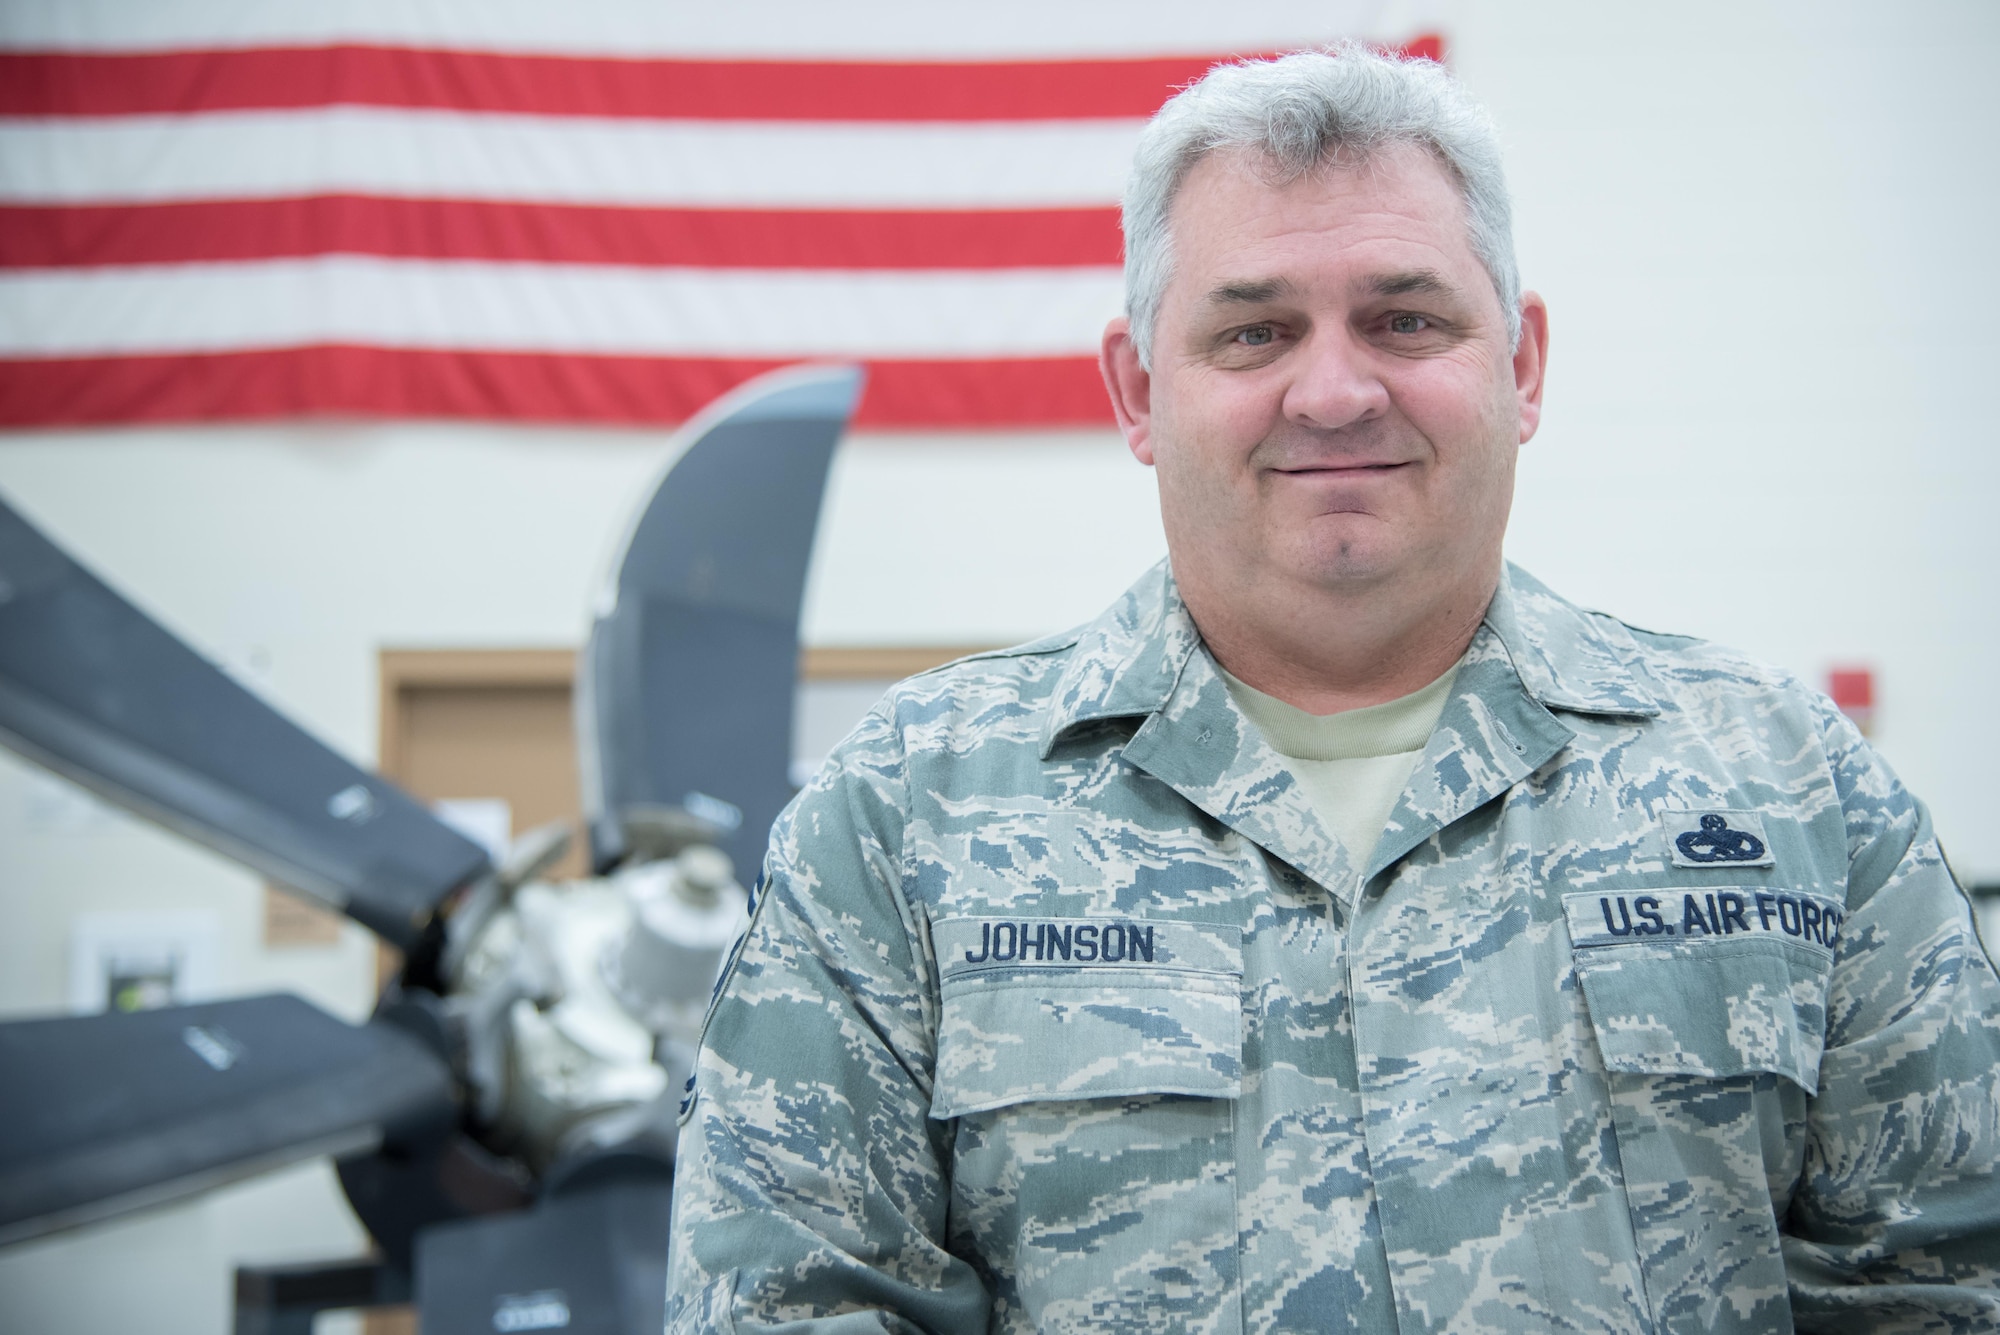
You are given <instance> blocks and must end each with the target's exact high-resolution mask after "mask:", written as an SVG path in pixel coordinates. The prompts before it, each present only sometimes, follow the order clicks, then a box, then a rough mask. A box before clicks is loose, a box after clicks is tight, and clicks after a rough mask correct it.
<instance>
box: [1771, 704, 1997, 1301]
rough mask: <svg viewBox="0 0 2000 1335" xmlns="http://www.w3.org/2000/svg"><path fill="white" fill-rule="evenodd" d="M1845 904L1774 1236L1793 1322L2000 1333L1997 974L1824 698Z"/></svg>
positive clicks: (1917, 831) (1890, 777)
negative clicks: (1812, 1078) (1789, 1193)
mask: <svg viewBox="0 0 2000 1335" xmlns="http://www.w3.org/2000/svg"><path fill="white" fill-rule="evenodd" d="M1822 726H1823V728H1824V729H1825V731H1826V735H1827V738H1828V748H1829V756H1830V759H1831V761H1832V766H1833V774H1834V780H1835V786H1836V789H1837V791H1838V793H1839V797H1840V802H1841V806H1842V808H1843V810H1844V812H1845V816H1846V824H1847V852H1848V884H1847V905H1848V916H1847V919H1846V921H1845V923H1843V925H1842V927H1841V936H1840V946H1839V950H1838V954H1837V956H1836V960H1835V964H1834V972H1833V977H1832V981H1831V984H1830V990H1829V993H1828V997H1827V1034H1826V1050H1825V1053H1824V1055H1823V1057H1822V1059H1821V1063H1820V1087H1819V1093H1818V1096H1817V1097H1816V1098H1815V1099H1813V1100H1812V1102H1811V1104H1810V1112H1809V1123H1808V1127H1807V1142H1806V1154H1805V1164H1804V1170H1803V1175H1802V1177H1801V1179H1800V1181H1799V1184H1798V1188H1797V1190H1796V1192H1795V1194H1794V1196H1793V1200H1792V1208H1791V1211H1790V1216H1789V1219H1788V1220H1787V1228H1786V1233H1787V1236H1786V1237H1785V1238H1784V1239H1783V1247H1784V1255H1785V1266H1786V1276H1787V1280H1788V1282H1789V1286H1790V1289H1791V1300H1792V1311H1793V1316H1794V1319H1795V1320H1796V1321H1797V1324H1798V1329H1800V1330H1802V1331H1842V1332H1845V1331H1869V1332H1880V1331H1904V1330H1910V1331H1915V1330H1926V1331H1932V1330H1935V1331H1988V1332H1991V1331H2000V985H1996V981H1995V975H1994V969H1993V965H1992V962H1991V960H1990V959H1989V957H1988V956H1987V954H1986V952H1985V950H1984V949H1983V948H1982V946H1981V944H1980V941H1979V938H1978V935H1977V933H1976V931H1975V928H1974V926H1973V920H1972V912H1971V905H1970V903H1969V902H1968V900H1967V899H1966V896H1965V894H1964V893H1963V892H1962V891H1961V890H1960V888H1959V886H1958V884H1957V883H1956V881H1954V879H1953V877H1952V874H1951V870H1950V868H1949V867H1948V866H1947V865H1946V863H1945V860H1944V855H1943V853H1942V851H1941V850H1940V849H1939V847H1938V843H1937V840H1936V838H1935V837H1934V836H1933V834H1932V832H1931V825H1930V816H1929V813H1928V812H1926V811H1925V810H1924V808H1923V806H1922V804H1920V803H1919V802H1917V801H1916V800H1915V799H1914V798H1912V797H1911V796H1910V794H1909V793H1908V792H1907V791H1905V790H1904V788H1903V787H1902V785H1901V784H1900V783H1899V782H1898V781H1897V779H1896V777H1895V776H1894V774H1892V773H1891V772H1890V771H1889V768H1888V766H1887V765H1886V764H1884V763H1883V762H1882V760H1881V759H1880V758H1879V757H1878V756H1876V755H1875V753H1874V751H1873V750H1872V749H1870V748H1869V747H1868V745H1867V744H1866V743H1865V742H1864V741H1862V739H1861V737H1860V735H1859V734H1858V733H1856V732H1855V731H1854V729H1853V727H1852V725H1851V724H1849V723H1848V722H1847V720H1845V719H1844V718H1841V717H1839V716H1838V715H1837V714H1834V713H1833V711H1832V709H1831V707H1830V706H1826V707H1824V708H1823V719H1822Z"/></svg>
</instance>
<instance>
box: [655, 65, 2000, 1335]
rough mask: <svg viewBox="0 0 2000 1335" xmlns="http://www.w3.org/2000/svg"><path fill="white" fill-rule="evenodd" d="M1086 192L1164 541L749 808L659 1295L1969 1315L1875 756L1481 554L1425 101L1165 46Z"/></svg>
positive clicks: (1964, 1326) (1479, 390) (1977, 1016)
mask: <svg viewBox="0 0 2000 1335" xmlns="http://www.w3.org/2000/svg"><path fill="white" fill-rule="evenodd" d="M1126 233H1127V303H1128V315H1129V320H1119V321H1115V322H1114V323H1113V324H1112V326H1111V328H1110V329H1109V330H1108V331H1107V334H1106V338H1105V358H1104V360H1105V368H1106V379H1107V382H1108V383H1109V385H1110V387H1111V392H1112V398H1113V401H1114V404H1115V405H1116V407H1117V410H1118V415H1119V419H1120V422H1121V425H1122V426H1123V428H1124V430H1125V433H1126V437H1127V439H1128V441H1129V442H1130V444H1131V446H1132V449H1133V452H1134V453H1135V454H1136V455H1138V457H1139V458H1140V459H1141V460H1142V461H1143V462H1145V463H1148V464H1152V465H1154V466H1155V467H1156V469H1157V472H1158V476H1159V484H1160V493H1161V505H1162V512H1163V516H1164V518H1165V521H1166V531H1167V540H1168V549H1169V552H1170V554H1171V555H1170V561H1169V562H1168V563H1167V564H1166V565H1163V566H1161V567H1159V568H1157V569H1155V570H1153V571H1152V572H1150V573H1149V574H1147V575H1146V576H1145V577H1144V578H1143V579H1141V580H1140V582H1139V583H1138V584H1137V585H1135V586H1134V587H1133V588H1132V589H1131V590H1130V591H1129V592H1128V593H1127V594H1126V595H1125V596H1124V597H1123V598H1122V599H1121V600H1120V601H1119V602H1118V603H1117V604H1116V605H1115V606H1114V607H1112V608H1111V609H1110V611H1108V612H1107V613H1106V614H1105V615H1104V616H1103V617H1101V618H1100V619H1099V620H1098V621H1096V622H1094V623H1092V624H1091V625H1088V626H1085V627H1083V628H1082V629H1080V630H1078V631H1075V632H1072V633H1069V634H1066V635H1062V636H1057V637H1055V638H1052V639H1049V640H1046V641H1042V642H1040V643H1036V644H1030V645H1026V646H1023V647H1021V648H1018V649H1014V650H1009V651H1007V652H1004V653H996V654H988V655H981V656H978V657H975V658H971V659H968V660H965V661H963V662H960V663H957V664H954V665H951V666H949V667H946V668H942V669H939V670H938V671H936V672H932V673H927V674H925V675H923V676H920V677H917V678H914V679H913V680H911V681H908V682H905V683H903V684H902V685H900V686H898V687H897V688H895V689H894V690H893V691H891V692H890V693H889V695H888V697H887V698H886V699H885V700H884V701H883V702H882V703H881V704H880V705H879V706H878V707H877V708H876V710H875V711H874V712H873V713H872V714H871V715H870V716H869V717H868V718H867V719H866V720H865V721H864V722H863V723H862V725H861V726H860V728H859V729H858V730H857V731H856V732H855V733H854V734H853V735H852V736H851V737H849V738H848V739H847V740H846V742H844V743H843V744H842V745H841V747H840V748H839V750H838V751H837V752H836V753H835V754H834V756H833V757H832V758H831V759H830V760H829V762H828V764H827V766H826V768H825V769H824V771H823V772H822V773H821V774H820V776H819V777H818V778H817V779H816V780H815V781H814V782H813V784H812V785H811V787H810V788H808V789H807V791H806V792H805V793H803V794H802V795H801V796H800V798H799V799H798V801H796V802H795V803H794V804H793V805H792V807H791V808H790V809H789V810H788V811H787V812H786V814H785V815H784V816H783V817H782V818H781V819H780V820H779V822H778V825H777V827H776V829H775V831H774V834H773V842H772V847H771V853H770V858H769V861H768V863H767V864H766V867H765V872H764V878H763V884H762V888H761V892H760V894H759V895H758V902H757V904H756V906H755V911H754V917H753V920H752V924H751V927H750V929H749V931H748V933H747V935H746V937H745V938H744V940H743V942H742V943H741V944H740V946H739V947H738V950H737V952H736V954H735V957H734V959H733V961H732V963H731V966H730V968H729V970H728V972H727V974H726V975H725V979H724V981H723V983H722V985H721V988H720V990H719V993H718V996H717V1000H716V1002H715V1005H714V1008H713V1011H712V1013H711V1016H710V1019H709V1023H708V1029H707V1034H706V1038H705V1041H704V1045H703V1050H702V1054H701V1061H700V1066H699V1071H698V1075H697V1077H696V1081H695V1084H694V1088H693V1091H692V1093H691V1096H690V1099H689V1103H688V1107H687V1110H686V1112H685V1115H684V1117H685V1120H684V1123H683V1126H684V1129H683V1132H682V1140H681V1147H682V1151H681V1152H682V1156H683V1157H682V1161H681V1166H680V1179H679V1184H678V1189H677V1196H676V1202H675V1221H674V1250H673V1258H672V1262H671V1280H670V1283H671V1286H672V1297H671V1302H670V1308H669V1311H670V1322H669V1324H670V1327H671V1329H673V1330H675V1331H693V1330H704V1331H728V1330H736V1329H753V1328H755V1329H761V1328H765V1327H767V1326H780V1327H781V1328H782V1329H785V1330H800V1331H803V1330H814V1331H868V1330H893V1331H911V1330H925V1331H938V1332H961V1331H980V1330H996V1331H1000V1330H1004V1331H1028V1330H1040V1331H1129V1332H1141V1331H1145V1332H1150V1331H1161V1330H1187V1331H1213V1332H1235V1331H1277V1330H1288V1331H1290V1330H1296V1331H1318V1330H1335V1329H1341V1330H1346V1329H1352V1330H1367V1331H1389V1330H1400V1331H1404V1332H1411V1331H1428V1330H1522V1331H1542V1330H1572V1331H1600V1330H1613V1331H1712V1330H1740V1331H1771V1330H1784V1329H1788V1328H1791V1327H1792V1326H1793V1325H1794V1324H1796V1326H1797V1327H1798V1328H1800V1329H1806V1330H1841V1331H1850V1330H1851V1331H1879V1330H1919V1329H1923V1330H1959V1331H1974V1330H1984V1331H1991V1330H1994V1329H1996V1328H2000V1293H1996V1280H2000V1178H1996V1172H1995V1170H1996V1167H2000V1103H1996V1060H2000V987H1996V984H1995V977H1994V973H1993V969H1992V966H1991V964H1990V963H1989V961H1988V959H1987V957H1986V955H1985V954H1984V953H1983V951H1982V949H1981V947H1980V945H1979V943H1978V941H1977V940H1976V938H1975V936H1974V934H1973V930H1972V926H1971V921H1970V916H1969V908H1968V905H1967V902H1966V900H1965V897H1964V896H1963V894H1962V893H1961V892H1960V891H1959V889H1958V887H1957V886H1956V885H1955V884H1954V882H1953V880H1952V877H1951V873H1950V872H1949V870H1948V869H1947V868H1946V866H1945V863H1944V861H1943V858H1942V855H1941V854H1940V852H1939V849H1938V844H1937V842H1936V840H1935V839H1934V837H1933V836H1932V833H1931V828H1930V821H1929V818H1928V816H1927V815H1926V813H1925V811H1924V809H1923V807H1922V806H1921V805H1920V804H1919V803H1918V802H1917V801H1916V800H1915V799H1914V798H1912V797H1911V796H1910V795H1909V794H1908V793H1907V792H1905V791H1904V789H1903V788H1902V786H1901V785H1900V784H1899V783H1898V781H1897V780H1896V778H1895V776H1894V775H1893V774H1892V773H1891V772H1890V771H1889V769H1888V767H1887V766H1886V765H1885V764H1884V763H1883V762H1882V761H1881V759H1880V758H1879V757H1877V756H1876V755H1875V754H1874V753H1873V752H1872V751H1871V750H1870V749H1869V748H1868V746H1867V745H1866V744H1865V743H1864V742H1863V741H1862V740H1861V738H1860V737H1859V736H1858V735H1857V734H1856V732H1855V730H1854V729H1853V728H1852V727H1851V726H1850V725H1849V724H1848V722H1847V721H1846V720H1845V719H1843V718H1842V717H1841V716H1840V715H1839V714H1838V713H1837V712H1836V711H1835V710H1834V709H1833V708H1832V707H1831V706H1830V705H1829V704H1828V703H1827V702H1826V701H1825V700H1824V699H1822V698H1820V697H1819V696H1817V695H1815V694H1813V693H1812V692H1810V691H1808V690H1806V689H1804V688H1802V687H1801V686H1799V685H1798V684H1797V683H1796V682H1794V681H1792V680H1790V679H1789V678H1787V677H1786V676H1784V675H1783V674H1782V673H1779V672H1776V671H1774V670H1772V669H1769V668H1766V667H1762V666H1760V665H1758V664H1756V663H1753V662H1750V661H1747V660H1745V659H1743V658H1742V657H1740V656H1738V655H1736V654H1734V653H1731V652H1729V651H1727V650H1723V649H1719V648H1716V647H1714V646H1711V645H1707V644H1703V643H1700V642H1697V641H1693V640H1689V639H1685V638H1681V637H1676V636H1670V635H1660V634H1655V633H1651V632H1648V631H1643V630H1638V629H1635V628H1633V627H1630V626H1627V625H1625V624H1623V623H1621V622H1619V621H1617V620H1615V619H1613V618H1611V617H1608V616H1604V615H1601V614H1598V613H1594V612H1587V611H1583V610H1581V609H1579V608H1577V607H1575V606H1573V605H1571V604H1569V603H1567V602H1565V601H1563V600H1562V599H1561V598H1559V597H1557V596H1556V595H1555V594H1554V593H1552V592H1550V591H1549V590H1548V589H1546V588H1544V587H1543V586H1542V585H1540V584H1538V583H1536V582H1535V580H1534V579H1533V578H1531V577H1530V576H1528V575H1527V574H1525V573H1524V572H1522V571H1519V570H1517V569H1513V568H1511V567H1507V566H1505V565H1504V564H1503V562H1502V559H1501V555H1500V545H1501V535H1502V532H1503V530H1504V527H1505V523H1506V515H1507V508H1508V503H1509V500H1510V497H1511V493H1512V483H1513V465H1514V458H1515V454H1516V451H1517V449H1518V447H1519V445H1520V444H1521V442H1523V441H1525V440H1526V439H1527V438H1528V437H1529V436H1530V435H1531V434H1532V433H1533V431H1534V428H1535V425H1536V421H1537V418H1538V414H1539V409H1540V401H1541V388H1542V366H1543V358H1544V356H1545V353H1546V349H1547V317H1546V312H1545V310H1544V308H1543V305H1542V303H1541V301H1540V299H1539V298H1537V297H1535V296H1534V295H1533V294H1532V293H1521V292H1520V291H1519V288H1518V282H1517V280H1516V278H1515V274H1514V267H1513V259H1512V250H1511V246H1512V243H1511V239H1510V237H1509V235H1508V224H1507V201H1506V195H1505V191H1504V187H1503V185H1502V184H1501V180H1500V176H1499V167H1498V157H1497V152H1496V150H1495V148H1494V139H1493V133H1492V130H1491V127H1490V126H1489V125H1488V124H1487V122H1486V121H1485V119H1484V117H1483V115H1482V113H1480V112H1479V111H1478V109H1477V108H1476V107H1474V106H1472V105H1471V104H1470V103H1469V102H1468V101H1467V99H1466V98H1465V96H1464V94H1463V93H1462V92H1461V91H1460V90H1458V89H1457V88H1456V86H1455V85H1453V84H1452V83H1451V81H1450V80H1449V78H1448V77H1447V76H1446V75H1445V74H1444V73H1443V72H1442V71H1441V70H1439V69H1437V68H1436V67H1434V66H1427V65H1404V64H1398V63H1396V62H1393V61H1390V60H1387V59H1385V58H1380V57H1376V56H1372V55H1370V54H1368V53H1367V52H1365V51H1359V50H1353V49H1346V50H1343V51H1340V52H1338V53H1335V54H1332V55H1323V54H1311V55H1302V56H1294V57H1288V58H1287V59H1285V60H1283V61H1280V62H1275V63H1267V64H1261V65H1255V66H1247V67H1233V68H1228V69H1224V70H1222V71H1218V72H1216V73H1214V74H1212V75H1211V76H1210V77H1209V78H1208V79H1207V80H1205V81H1204V82H1203V83H1202V84H1200V85H1197V86H1196V87H1195V88H1194V89H1192V90H1191V91H1189V92H1187V93H1185V94H1183V95H1181V96H1180V97H1179V98H1177V99H1176V100H1175V101H1174V102H1173V103H1170V104H1169V106H1168V107H1167V108H1166V109H1165V110H1163V111H1162V112H1161V114H1160V115H1159V116H1158V117H1157V118H1156V119H1155V121H1154V123H1153V124H1152V125H1151V126H1150V127H1149V129H1148V131H1147V133H1146V137H1145V139H1144V141H1143V142H1142V145H1141V148H1140V151H1139V161H1138V165H1137V167H1136V169H1135V172H1134V177H1133V185H1132V188H1131V190H1130V191H1129V192H1128V195H1127V200H1126ZM1412 728H1414V732H1412V731H1411V729H1412ZM1329 729H1332V730H1333V731H1338V732H1341V733H1342V735H1343V736H1344V737H1345V738H1346V739H1347V740H1346V741H1340V739H1339V738H1334V739H1333V741H1332V742H1328V743H1327V745H1326V747H1324V748H1322V749H1321V750H1315V746H1316V745H1319V743H1316V742H1314V740H1313V739H1314V738H1315V737H1321V738H1322V740H1324V738H1325V737H1329V736H1331V733H1330V732H1329ZM1399 730H1400V735H1401V736H1402V740H1400V741H1399V740H1395V737H1396V736H1397V735H1398V734H1399ZM1369 736H1373V737H1374V741H1373V743H1369V742H1367V741H1365V740H1364V741H1362V742H1355V741H1354V739H1355V738H1356V737H1362V738H1364V739H1365V738H1366V737H1369ZM1301 739H1303V740H1301ZM1336 742H1337V743H1338V745H1335V744H1334V743H1336ZM1343 746H1344V747H1347V750H1345V751H1343V750H1342V749H1341V748H1342V747H1343ZM1385 776H1386V777H1385Z"/></svg>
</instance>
